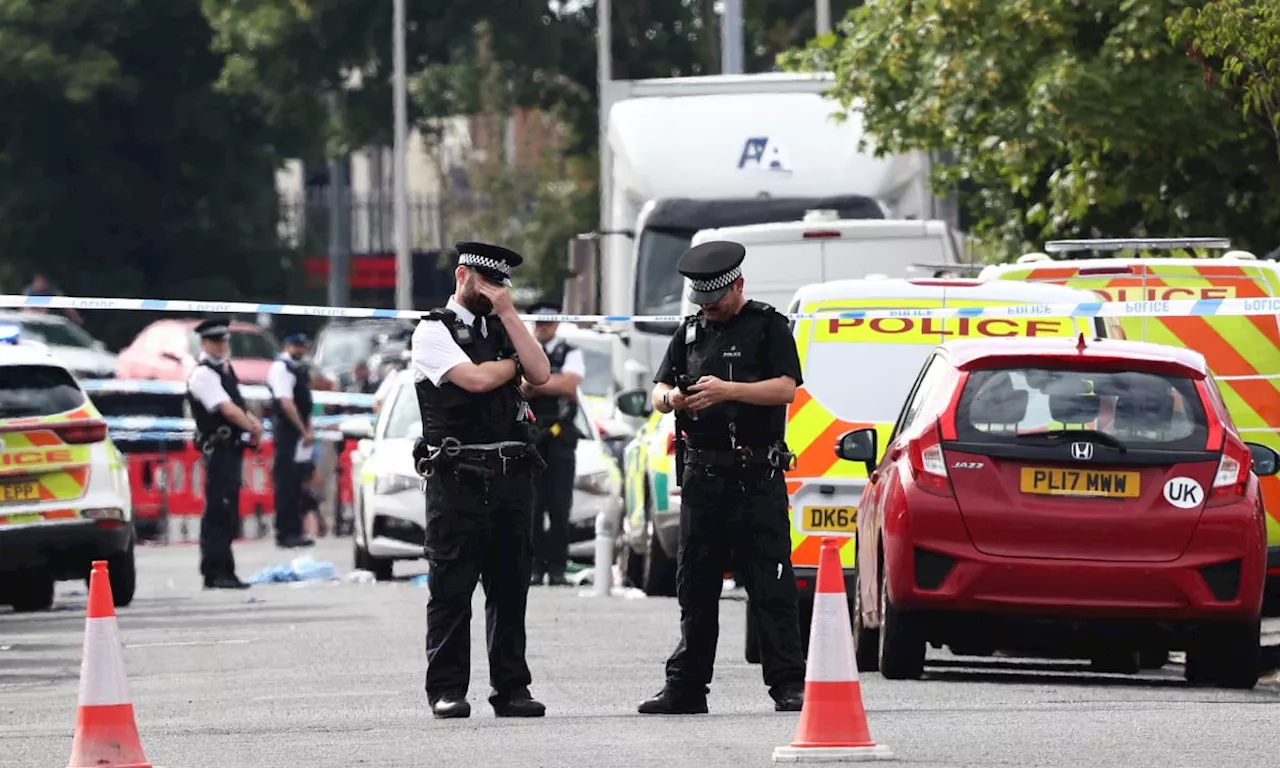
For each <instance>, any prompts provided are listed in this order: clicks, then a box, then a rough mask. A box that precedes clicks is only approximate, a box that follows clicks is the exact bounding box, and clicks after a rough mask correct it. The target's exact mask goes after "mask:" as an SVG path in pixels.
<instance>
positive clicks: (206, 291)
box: [0, 0, 282, 344]
mask: <svg viewBox="0 0 1280 768" xmlns="http://www.w3.org/2000/svg"><path fill="white" fill-rule="evenodd" d="M210 42H211V31H210V28H209V25H208V23H207V21H206V20H205V18H204V16H203V14H202V12H201V9H200V6H199V4H198V3H197V2H196V1H195V0H119V1H118V2H114V3H83V2H77V0H39V2H35V0H6V1H5V2H0V114H3V115H4V119H3V120H0V252H3V253H4V255H5V256H4V258H5V261H7V262H8V263H9V265H10V267H11V269H12V272H14V273H16V275H17V276H18V277H19V278H20V279H21V280H22V281H24V282H25V280H26V279H28V278H29V277H30V276H31V273H32V272H34V271H37V270H39V271H43V272H45V273H46V274H48V275H49V276H50V277H51V278H53V279H54V281H55V282H57V283H58V284H59V286H60V287H61V288H62V289H63V290H64V291H66V292H67V293H69V294H78V295H107V296H111V295H116V296H133V297H138V296H142V297H153V298H189V299H237V298H255V297H263V298H265V297H267V296H271V295H275V296H279V295H280V289H281V285H282V284H281V269H280V255H281V254H280V252H279V250H278V248H277V246H276V243H277V238H276V232H275V226H276V220H277V212H278V211H277V202H276V198H275V192H274V189H273V186H272V172H273V170H274V165H275V161H276V158H275V156H274V154H273V153H272V151H271V145H270V142H269V141H268V135H267V134H266V133H265V130H264V122H263V119H262V115H261V110H260V109H259V107H258V105H257V104H256V103H255V102H253V101H249V100H244V99H240V98H236V97H230V96H227V95H223V94H220V93H217V92H216V91H215V90H214V88H213V84H214V82H215V80H216V79H217V77H218V76H219V73H220V71H221V70H222V64H223V62H222V60H221V58H220V57H218V56H215V55H213V54H212V53H210V50H209V46H210ZM20 287H21V284H20V283H19V284H15V285H11V289H12V290H15V291H16V290H17V289H18V288H20ZM86 315H87V316H86V322H87V323H88V324H89V325H90V328H91V330H94V331H96V332H98V333H100V334H102V336H103V338H104V339H105V340H107V341H108V342H109V343H112V342H113V343H116V344H119V343H122V342H124V341H127V340H128V339H129V338H130V337H131V336H132V334H133V333H134V332H135V331H136V330H137V329H138V327H140V326H141V325H143V324H145V323H147V322H150V321H152V320H155V319H157V316H156V315H154V314H151V313H121V312H102V313H96V315H97V316H95V314H94V313H86Z"/></svg>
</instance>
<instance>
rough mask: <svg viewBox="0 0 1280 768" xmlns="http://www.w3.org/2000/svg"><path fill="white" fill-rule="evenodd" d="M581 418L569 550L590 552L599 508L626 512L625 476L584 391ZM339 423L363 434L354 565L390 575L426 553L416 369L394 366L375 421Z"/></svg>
mask: <svg viewBox="0 0 1280 768" xmlns="http://www.w3.org/2000/svg"><path fill="white" fill-rule="evenodd" d="M575 423H576V424H577V427H578V431H579V432H580V433H581V434H583V435H585V436H586V439H583V440H579V441H578V447H577V452H576V459H577V467H576V470H577V471H576V479H575V481H574V490H573V509H572V510H571V511H570V513H569V526H570V537H569V541H570V555H571V556H572V557H574V558H575V559H590V557H591V555H592V553H593V549H594V537H595V520H596V515H597V514H599V513H600V512H605V513H606V514H609V515H613V516H617V515H619V514H621V505H622V476H621V473H620V472H619V471H618V466H617V464H616V463H615V462H614V461H613V459H612V458H611V457H610V456H609V453H608V451H607V450H606V448H605V446H604V443H603V441H601V439H600V435H599V433H598V432H597V431H596V430H595V429H592V428H591V426H590V425H589V423H588V421H587V417H586V408H585V406H584V404H583V402H582V393H581V392H579V393H578V417H577V420H576V422H575ZM340 429H341V431H342V433H343V435H344V436H346V437H347V438H348V439H352V440H359V441H360V442H359V443H358V444H357V448H356V450H355V451H354V452H353V453H352V456H351V477H352V483H353V488H352V490H353V493H352V499H353V502H352V503H353V505H354V510H353V516H354V518H355V534H354V535H353V536H352V539H353V541H354V550H355V552H354V560H355V567H356V568H358V569H361V570H367V571H372V572H373V574H374V576H375V578H376V579H377V580H379V581H386V580H388V579H390V578H391V575H392V574H391V571H392V565H393V563H394V562H395V561H396V560H418V559H421V558H422V557H423V537H424V536H425V526H426V515H427V512H426V497H425V495H424V494H423V491H422V478H420V477H419V476H418V475H417V473H416V472H415V471H414V467H413V444H414V442H415V441H416V440H417V439H418V438H419V437H421V436H422V417H421V413H420V411H419V409H418V400H417V395H416V393H415V392H414V388H413V373H412V372H411V371H400V372H398V373H397V374H396V379H395V381H394V382H393V383H392V384H390V385H389V386H388V388H387V393H386V399H385V400H384V401H383V402H382V404H381V407H380V408H379V410H378V414H377V416H376V420H375V421H373V422H372V423H371V422H370V419H369V417H368V416H367V415H361V416H351V417H349V418H347V419H345V420H343V422H342V424H341V425H340Z"/></svg>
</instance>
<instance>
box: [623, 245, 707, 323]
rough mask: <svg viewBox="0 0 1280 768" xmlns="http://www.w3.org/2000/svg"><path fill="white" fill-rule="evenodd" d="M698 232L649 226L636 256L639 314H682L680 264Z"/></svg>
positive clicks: (682, 283) (682, 278)
mask: <svg viewBox="0 0 1280 768" xmlns="http://www.w3.org/2000/svg"><path fill="white" fill-rule="evenodd" d="M694 234H695V233H694V232H690V231H685V230H671V231H668V230H661V229H646V230H645V231H644V232H642V233H641V234H640V247H639V249H638V251H639V252H638V254H637V256H636V275H637V277H638V278H639V279H638V280H637V282H636V314H637V315H678V314H680V299H681V295H682V294H683V293H684V291H683V288H684V276H683V275H681V274H680V273H679V272H677V271H676V263H677V262H679V261H680V257H681V256H682V255H684V252H685V251H686V250H688V248H689V243H690V242H691V241H692V240H693V236H694Z"/></svg>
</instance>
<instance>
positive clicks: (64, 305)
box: [0, 295, 1280, 323]
mask: <svg viewBox="0 0 1280 768" xmlns="http://www.w3.org/2000/svg"><path fill="white" fill-rule="evenodd" d="M0 307H44V308H48V309H110V310H142V311H151V312H181V313H185V314H206V313H221V314H233V313H245V314H267V315H303V316H308V317H343V318H389V319H403V320H417V319H419V318H421V317H422V315H423V314H424V313H423V312H420V311H417V310H403V309H370V308H364V307H321V306H314V305H307V304H259V303H254V302H247V301H186V300H177V299H173V300H170V299H112V298H84V297H79V296H12V295H0ZM1275 314H1280V298H1259V299H1179V300H1176V301H1174V300H1168V301H1111V302H1102V301H1083V302H1072V303H1069V304H1021V305H1008V306H988V307H949V308H942V307H938V308H919V309H907V308H903V309H853V310H842V311H825V312H804V313H791V314H788V315H787V317H789V318H791V319H793V320H816V319H819V318H838V319H845V320H864V319H874V318H882V317H920V318H925V317H931V318H947V317H1200V316H1206V315H1219V316H1246V315H1275ZM520 318H521V319H522V320H526V321H532V320H541V321H544V322H568V323H581V322H593V323H630V322H634V321H637V320H641V321H649V322H676V321H680V320H683V319H684V316H683V315H521V316H520Z"/></svg>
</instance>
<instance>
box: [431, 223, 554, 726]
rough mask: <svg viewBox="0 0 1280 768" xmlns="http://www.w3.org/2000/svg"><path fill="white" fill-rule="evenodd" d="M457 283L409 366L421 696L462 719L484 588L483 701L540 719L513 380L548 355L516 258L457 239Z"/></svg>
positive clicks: (526, 426)
mask: <svg viewBox="0 0 1280 768" xmlns="http://www.w3.org/2000/svg"><path fill="white" fill-rule="evenodd" d="M457 249H458V253H459V256H458V266H457V267H456V268H455V269H454V279H455V280H456V288H455V289H454V292H453V295H452V296H450V297H449V302H448V303H447V304H446V305H445V306H444V307H443V308H442V309H436V310H432V311H431V312H428V313H427V314H425V315H424V316H423V317H422V320H421V321H420V322H419V323H418V327H417V329H416V330H415V331H414V333H413V340H412V350H413V352H412V364H413V371H414V380H415V388H416V390H417V395H418V404H419V407H420V408H421V411H422V425H423V436H422V439H421V440H420V441H418V444H417V446H416V447H415V448H414V458H415V465H416V466H417V467H418V470H419V472H420V473H421V474H422V475H423V476H424V477H425V483H424V485H425V488H426V497H427V515H426V532H425V537H424V538H425V545H426V547H425V549H426V555H427V562H428V565H429V567H430V569H431V580H430V588H431V597H430V599H429V601H428V602H427V643H426V644H427V676H426V677H427V679H426V691H427V699H428V701H430V703H431V710H432V713H433V714H434V715H435V716H436V717H440V718H451V717H468V716H469V715H470V714H471V705H470V704H468V703H467V688H468V683H469V681H470V679H471V670H470V666H471V627H470V623H471V622H470V619H471V597H472V594H473V593H474V592H475V588H476V583H477V582H481V583H483V585H484V591H485V625H486V630H487V632H486V639H487V644H488V651H489V681H490V683H491V686H492V690H491V691H490V695H489V703H490V704H491V705H492V706H493V709H494V713H495V714H496V715H497V716H498V717H542V716H543V715H544V714H545V713H546V707H544V706H543V705H542V704H541V703H540V702H538V701H535V700H534V699H533V697H532V696H531V695H530V693H529V684H530V682H531V679H532V678H531V676H530V673H529V666H528V664H527V663H526V661H525V606H526V601H527V598H528V594H529V577H530V573H531V570H532V553H531V549H532V540H531V539H532V529H533V474H534V473H535V472H536V471H537V469H538V466H539V465H540V463H541V460H540V458H539V457H538V453H537V450H536V449H535V448H534V447H533V445H532V440H531V434H530V423H529V422H530V415H529V409H528V405H527V404H526V403H525V401H524V399H523V398H522V397H521V395H520V379H521V376H524V378H526V379H528V381H529V382H530V383H531V384H534V385H541V384H545V383H546V382H547V380H548V378H549V377H550V370H549V365H548V362H547V356H546V354H545V353H544V352H543V351H542V347H541V346H540V345H539V344H538V342H537V341H536V340H535V339H534V338H533V336H532V335H530V333H529V329H528V328H527V327H526V326H525V324H524V322H523V321H521V319H520V316H519V315H518V314H517V313H516V310H515V307H514V306H513V305H512V304H511V295H510V293H509V291H508V288H509V286H510V285H511V280H510V275H511V268H512V267H516V266H519V265H520V263H521V262H522V261H523V259H522V257H521V256H520V255H519V254H517V253H514V252H512V251H509V250H507V249H506V248H502V247H499V246H496V245H487V244H484V243H471V242H463V243H458V244H457Z"/></svg>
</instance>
